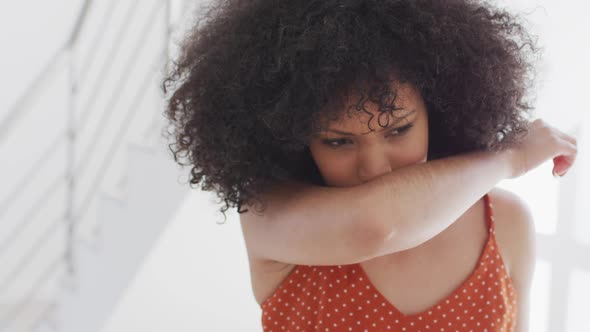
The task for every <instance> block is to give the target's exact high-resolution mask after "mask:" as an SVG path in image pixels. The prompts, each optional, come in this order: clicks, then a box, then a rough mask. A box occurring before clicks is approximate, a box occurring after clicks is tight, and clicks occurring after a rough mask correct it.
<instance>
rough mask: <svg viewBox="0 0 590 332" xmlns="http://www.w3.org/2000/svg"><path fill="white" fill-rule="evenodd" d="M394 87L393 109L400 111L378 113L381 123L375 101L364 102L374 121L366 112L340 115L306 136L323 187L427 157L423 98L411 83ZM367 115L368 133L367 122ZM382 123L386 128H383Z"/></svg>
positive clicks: (367, 177) (368, 177) (349, 183)
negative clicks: (311, 135)
mask: <svg viewBox="0 0 590 332" xmlns="http://www.w3.org/2000/svg"><path fill="white" fill-rule="evenodd" d="M396 87H397V89H398V90H397V93H398V94H397V99H396V100H395V107H396V108H401V109H400V110H395V111H394V113H393V114H394V116H392V115H391V114H384V115H382V119H381V124H379V122H378V116H379V111H378V105H376V104H372V103H369V102H366V103H365V108H366V110H367V111H368V112H370V113H372V114H373V115H374V116H373V118H372V119H371V117H370V116H369V115H368V114H365V113H355V114H354V117H348V116H344V118H342V119H339V121H337V122H334V123H332V124H331V125H330V126H329V129H328V131H325V132H320V133H318V135H316V136H314V137H313V138H312V139H311V140H310V143H309V149H310V152H311V155H312V157H313V159H314V161H315V163H316V166H317V167H318V169H319V171H320V173H321V175H322V177H323V180H324V182H325V183H326V185H328V186H331V187H348V186H355V185H358V184H361V183H364V182H367V181H370V180H371V179H374V178H376V177H378V176H381V175H383V174H385V173H388V172H390V171H392V170H393V169H396V168H399V167H402V166H407V165H411V164H415V163H422V162H425V161H426V160H427V157H428V114H427V110H426V106H425V105H424V101H423V99H422V96H421V95H420V92H419V91H418V90H417V89H415V88H413V87H412V86H411V85H397V86H396ZM352 100H355V99H352ZM387 117H389V122H388V121H387V120H388V119H387ZM369 119H370V126H371V128H372V129H374V131H372V132H369V127H368V125H367V121H369ZM385 124H388V127H386V128H384V127H381V126H382V125H383V126H384V125H385ZM338 131H339V132H340V133H338ZM343 132H347V133H350V135H347V134H344V133H343Z"/></svg>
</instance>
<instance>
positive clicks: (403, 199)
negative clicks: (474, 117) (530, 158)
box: [355, 150, 512, 256]
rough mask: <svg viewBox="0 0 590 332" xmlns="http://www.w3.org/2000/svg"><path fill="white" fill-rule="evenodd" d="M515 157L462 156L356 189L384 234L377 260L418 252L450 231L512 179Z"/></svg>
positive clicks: (386, 176)
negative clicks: (502, 182)
mask: <svg viewBox="0 0 590 332" xmlns="http://www.w3.org/2000/svg"><path fill="white" fill-rule="evenodd" d="M511 154H512V151H510V150H504V151H500V152H472V153H466V154H461V155H456V156H452V157H448V158H444V159H440V160H433V161H429V162H426V163H422V164H414V165H411V166H407V167H403V168H399V169H395V170H394V171H392V172H390V173H387V174H384V175H382V176H380V177H378V178H376V179H373V180H371V181H369V182H367V183H364V184H362V185H359V186H356V187H355V190H357V191H358V197H360V198H362V199H361V200H359V208H360V209H361V210H364V211H366V214H367V218H369V220H370V221H371V222H372V223H373V224H372V226H374V227H376V229H378V230H380V231H381V232H382V234H383V237H382V241H381V242H382V243H377V244H375V245H376V247H375V256H380V255H384V254H387V253H391V252H397V251H402V250H406V249H409V248H413V247H415V246H418V245H420V244H422V243H424V242H426V241H428V240H429V239H431V238H433V237H434V236H436V235H437V234H439V233H440V232H442V231H443V230H445V229H446V228H447V227H448V226H450V225H451V224H452V223H453V222H454V221H455V220H457V219H458V218H459V217H460V216H461V215H462V214H463V213H464V212H465V211H467V209H468V208H469V207H470V206H472V205H473V204H474V203H475V202H476V201H477V200H478V199H480V198H481V197H482V196H483V195H484V194H486V193H487V192H488V191H489V190H490V189H492V188H493V187H494V186H495V185H496V184H497V183H498V182H499V181H500V180H502V179H504V178H508V177H510V176H511V175H512V168H511V167H512V166H511V165H512V164H511V159H510V158H511V157H512V155H511ZM359 222H361V221H359Z"/></svg>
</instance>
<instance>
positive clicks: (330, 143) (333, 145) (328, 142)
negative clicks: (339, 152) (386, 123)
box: [322, 123, 414, 148]
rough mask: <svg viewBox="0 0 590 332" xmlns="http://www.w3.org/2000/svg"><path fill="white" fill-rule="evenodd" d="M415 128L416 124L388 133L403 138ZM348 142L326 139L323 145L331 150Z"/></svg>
mask: <svg viewBox="0 0 590 332" xmlns="http://www.w3.org/2000/svg"><path fill="white" fill-rule="evenodd" d="M413 126H414V124H412V123H410V124H407V125H405V126H402V127H398V128H394V129H392V130H390V131H389V132H388V133H389V134H393V135H392V136H393V137H396V136H402V135H404V134H405V133H406V132H407V131H408V130H409V129H410V128H412V127H413ZM387 137H389V136H387ZM347 141H349V140H348V139H346V138H337V139H326V140H323V141H322V143H324V144H325V145H327V146H329V147H331V148H338V147H340V146H342V145H345V144H346V142H347ZM340 143H342V144H340Z"/></svg>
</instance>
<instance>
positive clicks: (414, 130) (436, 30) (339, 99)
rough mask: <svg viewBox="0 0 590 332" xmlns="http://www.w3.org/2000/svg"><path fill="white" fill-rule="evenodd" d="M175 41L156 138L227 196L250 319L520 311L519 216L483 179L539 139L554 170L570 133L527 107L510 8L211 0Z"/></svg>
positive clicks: (421, 321) (484, 327) (410, 320)
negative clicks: (239, 238)
mask: <svg viewBox="0 0 590 332" xmlns="http://www.w3.org/2000/svg"><path fill="white" fill-rule="evenodd" d="M180 51H181V52H180V56H179V57H178V59H177V61H176V62H175V63H174V66H173V68H172V71H171V72H170V73H169V76H168V77H167V78H166V79H165V81H164V92H166V88H167V87H170V86H171V85H173V84H174V83H180V85H179V86H177V87H176V89H175V92H174V93H173V95H172V96H171V98H170V101H169V104H168V108H167V113H166V115H167V117H168V118H169V119H170V121H171V123H172V124H173V125H174V131H173V133H172V134H174V136H175V138H176V142H175V144H172V145H174V146H175V148H174V149H172V151H173V152H174V157H175V160H177V161H178V160H179V159H178V156H179V155H180V154H181V153H186V156H188V157H189V164H190V165H191V166H192V171H191V175H192V178H191V183H193V184H197V183H201V189H203V190H211V191H214V192H216V193H217V194H218V196H219V197H220V198H223V200H224V201H225V207H224V208H223V209H222V210H221V212H222V213H224V214H225V211H227V209H228V208H229V207H232V206H235V207H237V208H238V212H239V213H240V221H241V226H242V230H243V234H244V239H245V242H246V247H247V250H248V257H249V260H250V271H251V280H252V286H253V291H254V295H255V298H256V301H257V302H258V304H259V305H260V306H261V309H262V317H261V323H262V327H263V329H264V331H387V330H392V331H428V330H433V331H469V330H473V331H526V330H527V326H528V322H527V320H528V318H527V313H528V298H529V294H528V292H529V289H530V282H531V278H532V272H533V267H534V265H533V264H534V235H535V233H534V227H533V221H532V219H531V215H530V213H529V211H528V209H527V207H526V206H525V205H524V204H523V202H522V201H521V200H520V199H519V198H518V197H516V196H515V195H514V194H512V193H510V192H508V191H505V190H501V189H497V188H494V186H495V185H496V184H497V183H498V182H499V181H500V180H502V179H505V178H515V177H518V176H520V175H522V174H524V173H526V172H528V171H529V170H531V169H533V168H535V167H537V166H538V165H540V164H541V163H542V162H544V161H546V160H547V159H549V158H553V161H554V164H555V166H554V174H557V175H563V174H565V172H567V170H568V169H569V167H571V165H572V164H573V162H574V159H575V155H576V140H575V138H573V137H571V136H569V135H566V134H564V133H562V132H560V131H558V130H556V129H555V128H552V127H551V126H549V125H548V124H546V123H544V122H543V121H542V120H536V121H534V122H532V123H530V122H529V116H530V114H529V113H528V112H529V111H530V110H532V107H531V106H530V104H529V103H528V101H527V100H526V97H527V91H528V87H529V83H531V74H532V73H533V71H532V68H533V66H532V64H531V59H532V56H533V55H535V54H536V52H537V51H538V49H537V48H536V46H535V43H534V42H533V41H532V38H531V37H530V36H529V34H528V33H527V32H526V30H525V29H524V28H523V26H522V25H521V24H520V23H519V22H518V17H516V16H513V15H511V14H509V13H507V12H506V11H503V10H499V9H496V8H493V7H492V6H491V5H490V4H487V3H480V2H477V1H471V0H436V1H432V0H428V1H426V0H414V1H402V0H379V1H376V0H354V1H353V0H348V1H346V0H339V1H337V0H322V1H303V0H301V1H278V0H248V1H241V0H228V1H220V2H217V3H216V4H215V5H213V6H212V7H211V10H209V11H206V12H205V13H204V15H203V16H202V20H198V21H197V24H196V25H195V27H194V28H193V30H192V31H191V33H190V34H189V35H187V37H186V39H185V40H184V41H183V44H182V45H181V49H180ZM256 202H257V203H262V206H261V205H259V204H256ZM241 207H245V208H244V209H243V210H242V209H241Z"/></svg>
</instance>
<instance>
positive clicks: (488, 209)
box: [484, 194, 495, 234]
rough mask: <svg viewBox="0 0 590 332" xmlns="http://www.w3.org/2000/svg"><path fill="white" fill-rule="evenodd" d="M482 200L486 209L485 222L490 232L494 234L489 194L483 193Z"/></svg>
mask: <svg viewBox="0 0 590 332" xmlns="http://www.w3.org/2000/svg"><path fill="white" fill-rule="evenodd" d="M484 202H485V206H486V208H485V210H486V224H487V226H488V229H489V231H490V233H492V234H494V229H495V227H494V210H493V205H492V200H491V199H490V195H489V194H485V195H484Z"/></svg>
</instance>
